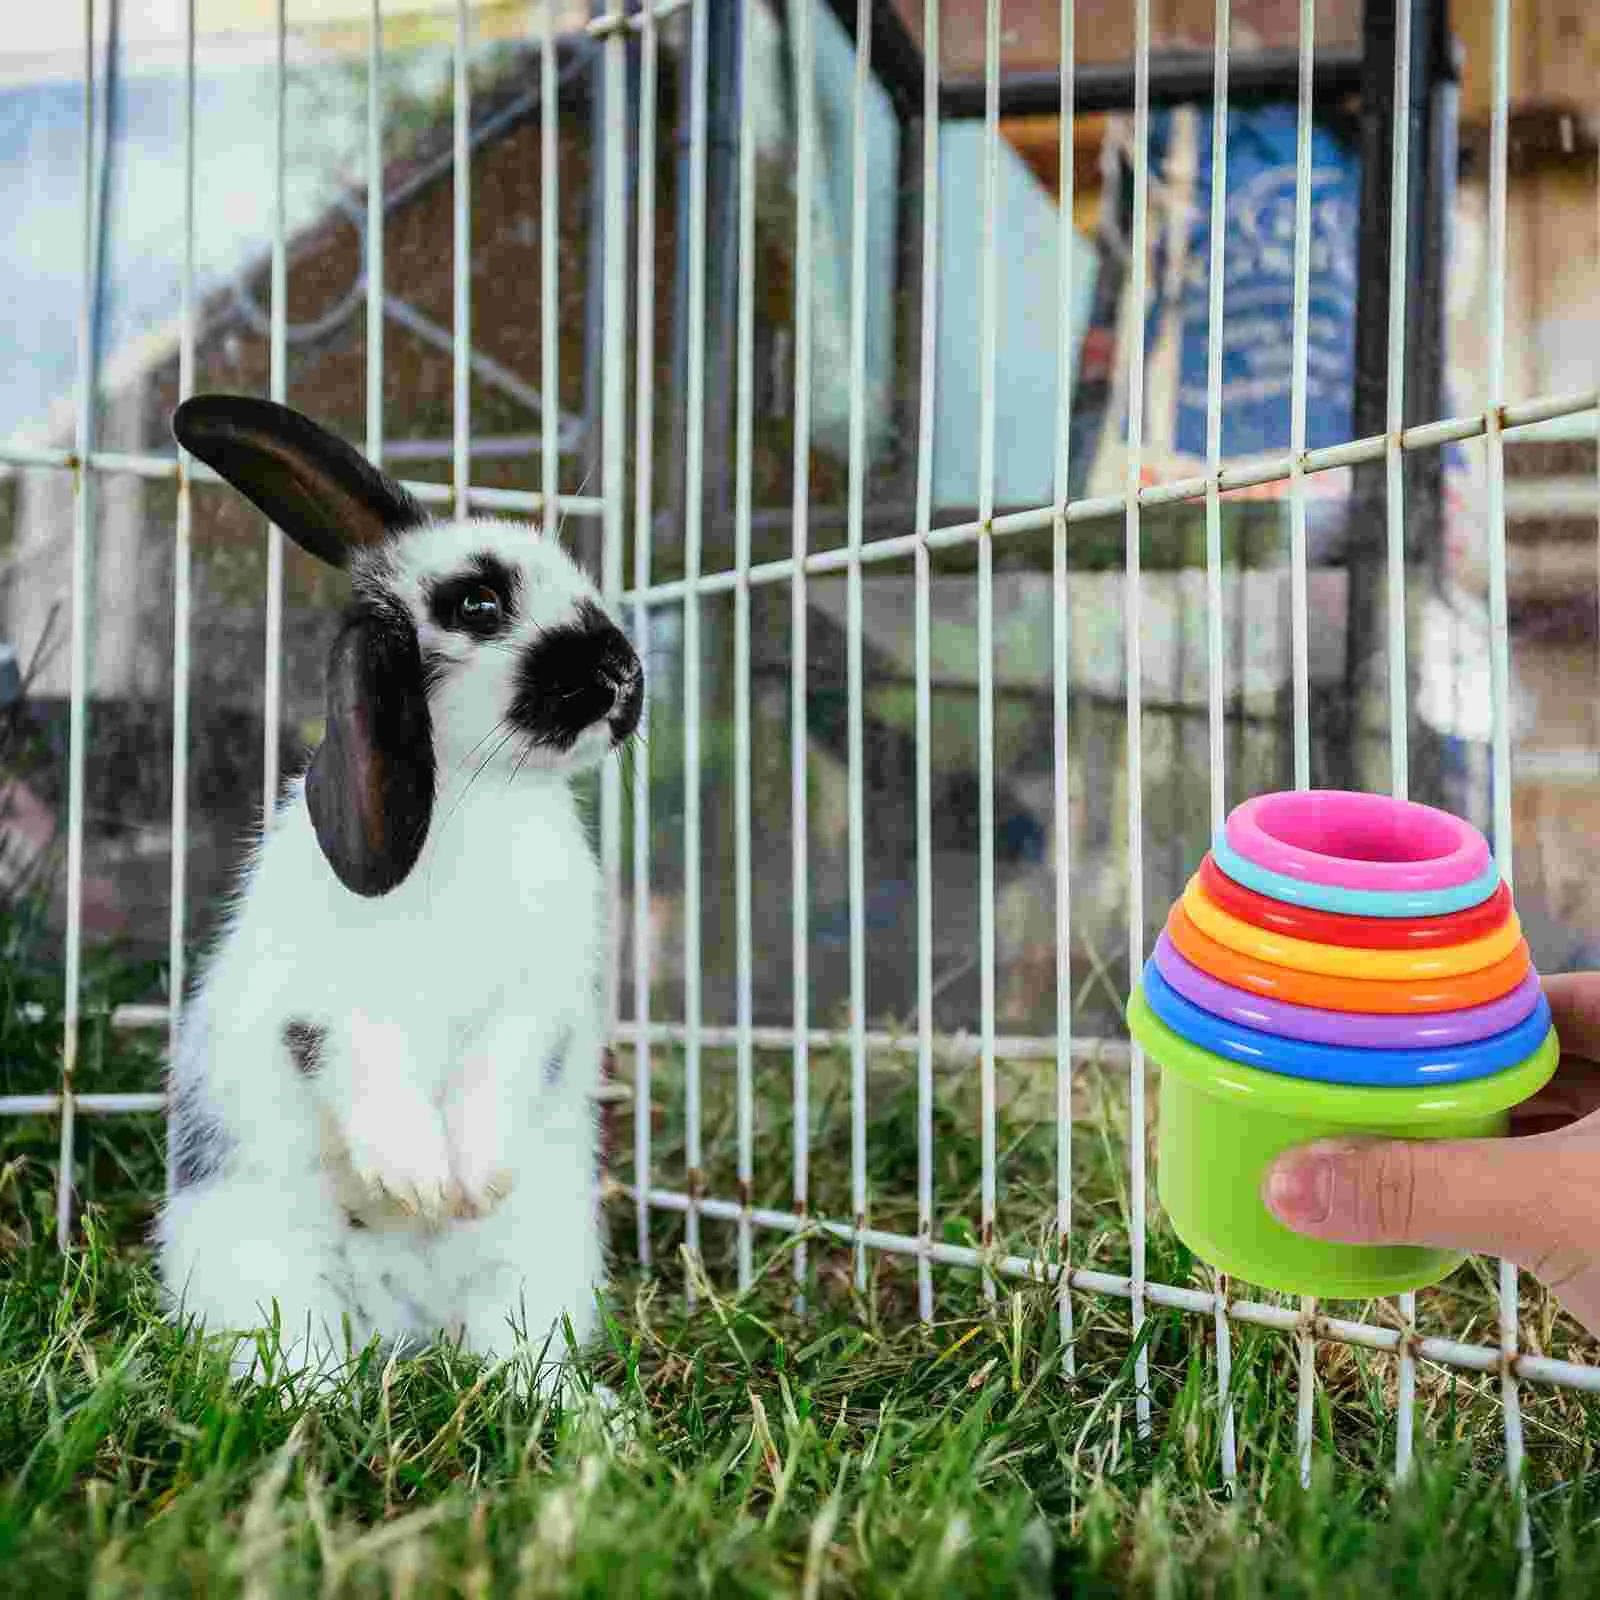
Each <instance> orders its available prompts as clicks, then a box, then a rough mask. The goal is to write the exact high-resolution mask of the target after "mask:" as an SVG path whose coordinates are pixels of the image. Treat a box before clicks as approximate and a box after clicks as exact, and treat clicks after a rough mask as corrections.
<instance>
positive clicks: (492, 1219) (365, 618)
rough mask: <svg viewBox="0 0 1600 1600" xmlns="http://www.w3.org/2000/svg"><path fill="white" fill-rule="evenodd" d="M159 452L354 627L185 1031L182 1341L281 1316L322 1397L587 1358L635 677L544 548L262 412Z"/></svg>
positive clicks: (170, 1273) (172, 1208)
mask: <svg viewBox="0 0 1600 1600" xmlns="http://www.w3.org/2000/svg"><path fill="white" fill-rule="evenodd" d="M173 431H174V433H175V435H176V437H177V439H178V441H179V442H180V443H181V444H182V445H183V446H184V447H185V448H186V449H188V450H189V451H190V452H192V453H193V454H194V455H195V456H197V457H198V458H199V459H200V460H202V461H205V462H207V463H208V464H209V465H211V466H212V467H214V468H215V469H216V471H217V472H218V473H219V474H220V475H221V476H222V477H223V478H224V479H225V480H227V482H229V483H230V484H232V485H233V486H234V487H235V488H236V489H238V490H239V491H240V492H241V493H242V494H243V495H245V496H246V497H247V498H248V499H249V500H251V501H252V502H253V503H254V504H255V505H256V506H257V507H259V508H260V509H261V510H262V511H263V512H265V513H266V515H267V516H268V517H269V518H270V519H271V520H272V521H273V522H275V523H276V524H277V525H278V527H280V528H281V529H282V530H283V531H284V533H286V534H287V535H288V536H289V537H290V538H292V539H294V540H295V541H296V542H297V543H298V544H300V545H301V546H302V547H303V548H305V549H306V550H308V551H310V552H311V553H312V554H313V555H315V556H317V557H319V558H321V559H322V560H324V561H326V562H329V563H331V564H333V565H334V566H337V567H343V568H347V569H348V571H349V575H350V586H351V598H350V602H349V605H348V607H347V609H346V610H345V612H344V614H343V617H342V618H341V620H340V624H339V628H338V632H337V636H336V637H335V639H334V641H333V644H332V646H331V648H330V651H329V654H328V662H327V732H326V736H325V737H324V739H323V742H322V745H321V747H320V748H319V749H318V751H317V753H316V755H315V756H314V757H313V759H312V761H311V764H310V767H309V768H308V770H307V771H306V772H305V773H304V774H303V775H302V776H300V777H297V778H295V779H293V780H292V781H291V782H289V783H288V784H286V785H285V794H284V798H283V800H282V802H281V803H280V804H279V806H278V807H277V809H276V811H275V813H274V814H273V815H272V816H271V817H269V818H268V819H267V820H266V823H265V825H264V828H263V831H262V837H261V839H260V841H259V844H258V845H257V847H256V848H255V850H254V851H253V853H252V855H251V857H250V859H249V861H248V862H247V864H246V866H245V868H244V871H243V874H242V878H241V883H240V888H239V891H238V897H237V901H236V903H235V905H234V907H233V909H232V916H231V918H230V920H229V923H228V926H227V928H226V931H225V933H224V935H223V936H222V938H221V939H220V941H219V943H218V944H217V946H216V947H215V949H214V950H213V952H212V953H211V955H210V958H209V960H208V961H207V962H206V964H205V966H204V969H203V973H202V976H201V978H200V981H199V983H198V985H197V986H196V989H195V992H194V995H193V998H192V1000H191V1002H190V1004H189V1005H188V1007H187V1008H186V1010H185V1012H184V1014H183V1019H182V1023H181V1026H180V1030H179V1034H178V1042H177V1048H176V1050H175V1052H174V1058H173V1060H172V1063H171V1068H170V1088H171V1096H172V1098H171V1104H172V1107H173V1113H172V1114H173V1119H174V1120H173V1132H174V1136H175V1138H176V1140H177V1146H176V1151H177V1173H178V1182H177V1185H176V1189H175V1193H174V1195H173V1197H172V1199H171V1200H170V1202H169V1203H168V1204H167V1205H166V1206H165V1207H164V1209H163V1211H162V1213H161V1215H160V1217H159V1219H158V1222H157V1224H156V1241H157V1244H158V1253H159V1260H160V1269H161V1276H162V1279H163V1283H164V1286H165V1289H166V1291H167V1292H168V1294H169V1296H170V1297H171V1309H172V1310H173V1311H175V1312H176V1311H178V1310H180V1309H181V1311H182V1312H183V1313H184V1314H186V1315H198V1316H199V1317H200V1318H202V1319H203V1320H204V1322H205V1324H206V1326H207V1328H208V1329H210V1330H212V1331H218V1330H224V1329H226V1330H233V1329H255V1328H260V1327H261V1326H263V1325H264V1324H266V1323H268V1322H270V1320H271V1318H272V1314H273V1305H274V1302H276V1305H277V1309H278V1314H279V1317H280V1319H281V1321H280V1330H281V1338H282V1344H283V1350H284V1354H285V1355H286V1356H287V1358H288V1360H289V1362H290V1364H291V1365H292V1366H311V1367H318V1368H324V1369H325V1368H327V1367H329V1366H330V1365H336V1364H337V1363H338V1362H339V1361H342V1360H343V1359H344V1356H345V1352H346V1348H347V1346H346V1333H347V1329H348V1335H349V1337H350V1338H351V1339H352V1340H353V1343H354V1347H355V1348H357V1349H359V1348H361V1346H362V1345H364V1344H365V1343H366V1341H367V1340H368V1339H369V1338H370V1337H371V1336H372V1335H373V1334H374V1333H376V1334H378V1335H379V1336H380V1337H381V1339H382V1340H383V1341H384V1342H385V1343H391V1342H394V1341H398V1340H400V1339H402V1338H404V1339H407V1340H409V1341H411V1342H412V1343H413V1344H416V1343H422V1342H426V1341H427V1340H429V1339H430V1338H433V1337H434V1336H436V1335H439V1334H441V1333H443V1334H444V1335H446V1336H448V1337H452V1338H459V1339H460V1340H461V1341H462V1342H463V1343H464V1345H465V1346H466V1347H467V1348H468V1349H470V1350H473V1351H476V1352H479V1353H482V1354H485V1355H504V1354H506V1353H507V1351H508V1350H509V1348H510V1345H511V1341H512V1338H513V1332H512V1329H513V1325H515V1327H516V1329H517V1331H518V1332H519V1333H524V1332H525V1333H526V1335H527V1336H528V1337H529V1338H530V1339H531V1340H532V1341H533V1342H534V1344H535V1346H537V1345H538V1344H540V1343H542V1341H543V1339H544V1336H545V1335H546V1334H547V1333H548V1332H549V1331H550V1330H551V1329H552V1327H555V1326H557V1325H558V1320H559V1318H560V1317H561V1316H562V1315H563V1313H564V1314H566V1315H567V1316H569V1317H570V1318H571V1319H572V1323H573V1325H574V1327H575V1329H576V1331H577V1333H578V1336H579V1337H580V1339H581V1338H583V1337H584V1336H585V1335H586V1334H587V1333H588V1332H590V1331H591V1330H592V1327H593V1324H594V1287H595V1285H596V1284H597V1283H598V1282H599V1280H600V1279H601V1277H602V1275H603V1261H602V1252H601V1239H600V1229H599V1217H598V1211H597V1202H596V1197H595V1179H596V1167H597V1157H598V1148H597V1120H596V1115H595V1112H594V1109H593V1101H592V1096H593V1093H594V1090H595V1088H596V1085H597V1083H598V1080H599V1072H600V1059H601V1052H602V1047H603V1039H602V1016H601V1005H602V982H601V979H602V964H603V961H604V959H605V951H606V940H605V937H604V927H605V907H604V903H603V895H602V884H601V879H600V874H599V871H598V868H597V866H596V863H595V857H594V853H593V849H592V846H591V843H590V839H589V836H588V833H587V830H586V827H585V824H584V822H583V819H582V818H581V817H580V816H579V813H578V809H577V806H576V802H575V799H574V796H573V794H572V792H571V790H570V788H569V783H568V780H569V778H570V777H571V776H572V774H573V773H575V772H577V771H579V770H580V769H582V768H585V767H588V766H592V765H594V764H596V763H598V762H600V761H601V760H603V759H604V758H605V757H606V756H607V755H608V754H609V753H610V752H612V751H614V750H616V749H617V748H618V747H619V746H620V745H622V744H623V743H624V741H626V740H627V739H628V738H629V737H630V736H631V735H632V734H633V732H634V730H635V728H636V727H637V726H638V723H639V718H640V712H641V708H642V704H643V697H644V674H643V670H642V668H641V666H640V663H639V659H638V657H637V655H636V654H635V653H634V651H633V649H632V648H631V647H630V645H629V644H628V641H627V640H626V639H625V638H624V637H623V635H622V633H621V632H620V631H619V630H618V629H617V628H616V627H615V626H614V625H613V624H612V623H611V621H610V619H609V618H608V617H607V616H606V614H605V612H604V610H603V609H602V607H601V604H600V599H599V596H598V594H597V593H596V591H595V589H594V587H593V585H592V584H591V583H590V582H589V581H588V579H587V578H586V577H585V576H584V575H583V573H582V572H581V571H580V570H579V568H578V567H577V566H576V565H575V564H574V562H573V561H572V560H571V559H570V558H569V557H568V556H567V555H566V554H564V553H563V552H562V550H561V549H560V548H559V547H558V546H557V545H556V543H555V542H554V541H553V540H552V539H549V538H545V537H541V536H540V535H539V533H538V532H537V530H535V529H533V528H531V527H529V526H527V525H526V524H518V523H513V522H506V521H498V520H489V519H476V518H474V519H467V520H461V521H456V520H443V519H441V520H438V521H435V520H433V519H432V518H430V517H429V515H428V514H427V512H426V511H425V510H424V509H423V508H422V506H421V505H419V504H418V503H417V501H416V500H415V499H414V498H413V497H412V496H411V495H409V494H408V493H407V492H406V491H405V490H404V489H402V488H401V487H400V486H399V485H398V484H396V483H394V482H392V481H391V480H390V479H389V478H387V477H385V476H384V475H383V474H382V473H381V472H379V471H378V470H377V469H376V468H374V467H373V466H372V465H371V464H370V463H369V462H368V461H366V460H365V459H364V458H363V457H362V456H361V455H359V454H358V453H357V452H356V451H355V450H353V449H351V448H350V447H349V446H348V445H346V444H344V443H343V442H342V441H340V440H338V439H336V438H334V437H333V436H332V435H331V434H329V433H327V432H325V431H324V430H323V429H322V428H320V427H318V426H317V425H316V424H314V423H312V422H310V421H309V420H307V419H306V418H305V417H302V416H300V415H299V414H297V413H296V412H293V411H290V410H288V409H286V408H285V407H282V406H278V405H274V404H271V403H269V402H266V401H262V400H256V399H248V398H242V397H238V396H228V395H208V396H203V397H199V398H196V399H193V400H190V401H188V402H186V403H185V404H184V405H182V406H180V407H179V408H178V411H177V414H176V416H175V417H174V419H173ZM553 1348H556V1349H559V1348H561V1341H560V1339H559V1337H558V1338H557V1340H556V1343H555V1346H554V1347H553ZM234 1365H235V1370H236V1371H238V1372H248V1371H250V1370H252V1369H253V1368H254V1367H255V1365H256V1350H255V1346H254V1343H253V1342H252V1341H248V1340H247V1341H243V1342H241V1343H240V1344H239V1345H238V1346H237V1347H236V1353H235V1356H234Z"/></svg>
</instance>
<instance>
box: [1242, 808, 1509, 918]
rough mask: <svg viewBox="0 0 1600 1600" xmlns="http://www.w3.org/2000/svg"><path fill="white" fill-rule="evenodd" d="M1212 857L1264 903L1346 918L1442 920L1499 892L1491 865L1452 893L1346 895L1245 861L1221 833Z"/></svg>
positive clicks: (1347, 892)
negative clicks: (1263, 897)
mask: <svg viewBox="0 0 1600 1600" xmlns="http://www.w3.org/2000/svg"><path fill="white" fill-rule="evenodd" d="M1211 856H1212V859H1213V860H1214V861H1215V862H1216V864H1217V865H1218V866H1219V867H1220V868H1221V869H1222V871H1223V872H1225V873H1226V874H1227V875H1228V876H1229V877H1230V878H1232V879H1233V881H1234V882H1235V883H1242V884H1243V885H1244V886H1245V888H1247V889H1254V890H1255V892H1256V893H1257V894H1264V895H1266V896H1267V898H1268V899H1269V900H1282V901H1285V902H1286V903H1287V904H1289V905H1291V906H1309V907H1311V908H1312V909H1313V910H1315V911H1341V912H1343V913H1344V914H1345V915H1346V916H1349V917H1443V916H1448V915H1449V914H1450V913H1451V912H1452V911H1466V910H1467V909H1468V908H1469V907H1472V906H1478V905H1482V904H1483V902H1484V901H1485V900H1487V899H1488V898H1489V896H1490V895H1492V894H1493V893H1494V892H1495V890H1496V889H1498V888H1499V887H1500V869H1499V867H1497V866H1496V865H1495V864H1494V861H1493V860H1492V859H1491V860H1490V862H1489V865H1488V866H1487V867H1486V868H1485V869H1484V870H1483V871H1482V872H1481V873H1479V874H1478V876H1477V877H1476V878H1472V879H1470V880H1469V881H1468V882H1466V883H1463V884H1459V885H1458V886H1457V887H1456V888H1454V889H1346V888H1343V887H1341V886H1340V885H1339V884H1335V883H1306V882H1305V881H1303V880H1302V879H1300V878H1291V877H1289V876H1287V875H1286V874H1285V873H1282V872H1273V871H1271V870H1270V869H1268V868H1267V867H1258V866H1257V865H1256V864H1255V862H1253V861H1247V860H1245V858H1244V857H1243V856H1242V855H1240V854H1239V852H1238V851H1237V850H1235V849H1234V848H1233V846H1232V845H1230V844H1229V843H1228V840H1227V837H1226V835H1225V834H1224V833H1223V831H1222V829H1220V828H1218V829H1217V833H1216V837H1215V838H1214V839H1212V841H1211Z"/></svg>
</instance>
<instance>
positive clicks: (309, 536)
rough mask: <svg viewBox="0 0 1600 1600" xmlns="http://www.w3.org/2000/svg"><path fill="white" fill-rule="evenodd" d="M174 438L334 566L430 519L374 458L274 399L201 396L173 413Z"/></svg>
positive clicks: (294, 536) (269, 516)
mask: <svg viewBox="0 0 1600 1600" xmlns="http://www.w3.org/2000/svg"><path fill="white" fill-rule="evenodd" d="M172 432H173V436H174V437H175V438H176V439H177V441H178V443H179V444H181V445H182V446H183V447H184V449H185V450H187V451H189V452H190V453H191V454H192V455H195V456H198V457H199V458H200V460H202V461H204V462H205V463H206V465H207V466H209V467H214V468H215V469H216V471H217V472H218V473H219V474H220V475H221V476H222V477H223V478H225V479H226V480H227V481H228V482H229V483H231V484H232V485H233V487H234V488H235V489H237V490H238V491H239V493H240V494H242V495H243V496H244V497H245V498H246V499H247V500H249V501H251V502H252V504H254V505H255V506H257V507H258V508H259V509H260V510H262V511H264V512H265V513H266V514H267V516H268V518H270V519H271V521H273V522H274V523H276V524H277V525H278V527H280V528H282V529H283V531H284V532H285V533H286V534H288V535H289V537H290V538H291V539H293V540H294V542H295V543H296V544H298V545H299V546H300V547H301V548H302V549H304V550H309V551H310V552H311V554H312V555H314V556H317V557H318V558H319V559H321V560H323V561H326V562H327V563H328V564H329V565H330V566H334V567H343V566H345V565H347V564H348V562H349V560H350V553H351V551H352V550H354V549H359V548H362V547H364V546H367V545H372V544H376V543H378V542H379V541H380V540H381V539H383V537H384V536H385V535H386V534H390V533H396V532H398V531H399V530H400V529H402V528H411V527H416V526H417V525H418V524H419V523H423V522H426V521H427V520H428V514H427V512H426V511H424V510H423V508H422V506H421V505H420V504H419V503H418V502H417V501H416V500H415V499H413V498H412V496H411V495H409V494H407V493H406V491H405V490H404V489H402V488H401V487H400V485H399V484H398V483H396V482H395V481H394V480H393V479H392V478H390V477H387V476H386V475H385V474H384V473H382V472H380V471H379V470H378V469H377V468H376V467H375V466H373V465H372V463H371V462H370V461H368V460H367V459H366V457H364V456H363V455H361V454H360V453H359V452H358V451H356V450H353V449H352V448H351V447H350V446H349V445H347V444H346V443H345V442H344V441H343V440H342V439H339V438H336V437H335V436H334V435H333V434H331V433H329V432H328V431H327V429H326V428H321V427H318V426H317V424H316V423H314V422H312V421H311V420H310V419H309V418H308V417H303V416H301V415H300V413H299V412H298V411H291V410H289V408H288V407H287V406H280V405H277V404H275V403H274V402H273V401H271V400H257V399H255V398H253V397H252V396H249V395H237V394H206V395H196V396H195V397H194V399H192V400H185V401H184V403H183V404H182V405H181V406H179V407H178V409H177V411H176V412H175V413H174V414H173V418H172Z"/></svg>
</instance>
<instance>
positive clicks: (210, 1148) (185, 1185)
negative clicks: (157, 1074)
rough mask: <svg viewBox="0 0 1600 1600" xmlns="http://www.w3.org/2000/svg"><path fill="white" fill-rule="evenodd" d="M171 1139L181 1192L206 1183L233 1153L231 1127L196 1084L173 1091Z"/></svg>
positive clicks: (175, 1183)
mask: <svg viewBox="0 0 1600 1600" xmlns="http://www.w3.org/2000/svg"><path fill="white" fill-rule="evenodd" d="M167 1137H168V1138H169V1139H171V1140H172V1142H173V1172H172V1181H173V1187H174V1188H178V1189H192V1188H194V1187H195V1185H196V1184H199V1183H203V1182H205V1180H206V1179H207V1178H209V1177H210V1176H211V1175H212V1174H213V1173H214V1172H216V1171H217V1169H218V1168H219V1167H220V1166H221V1165H222V1163H223V1162H224V1161H225V1160H226V1159H227V1157H228V1155H229V1153H230V1152H231V1151H232V1149H233V1139H232V1136H231V1135H230V1134H229V1133H228V1130H227V1127H226V1126H225V1124H224V1123H223V1121H222V1119H221V1118H220V1117H219V1116H218V1115H217V1114H216V1112H215V1111H213V1110H212V1108H211V1105H210V1102H209V1101H208V1100H207V1099H206V1096H205V1091H204V1090H203V1089H202V1088H201V1087H200V1086H199V1085H198V1084H195V1083H186V1084H182V1085H181V1086H179V1087H178V1088H177V1089H175V1090H174V1091H173V1097H172V1117H171V1122H170V1125H169V1127H168V1129H167Z"/></svg>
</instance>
